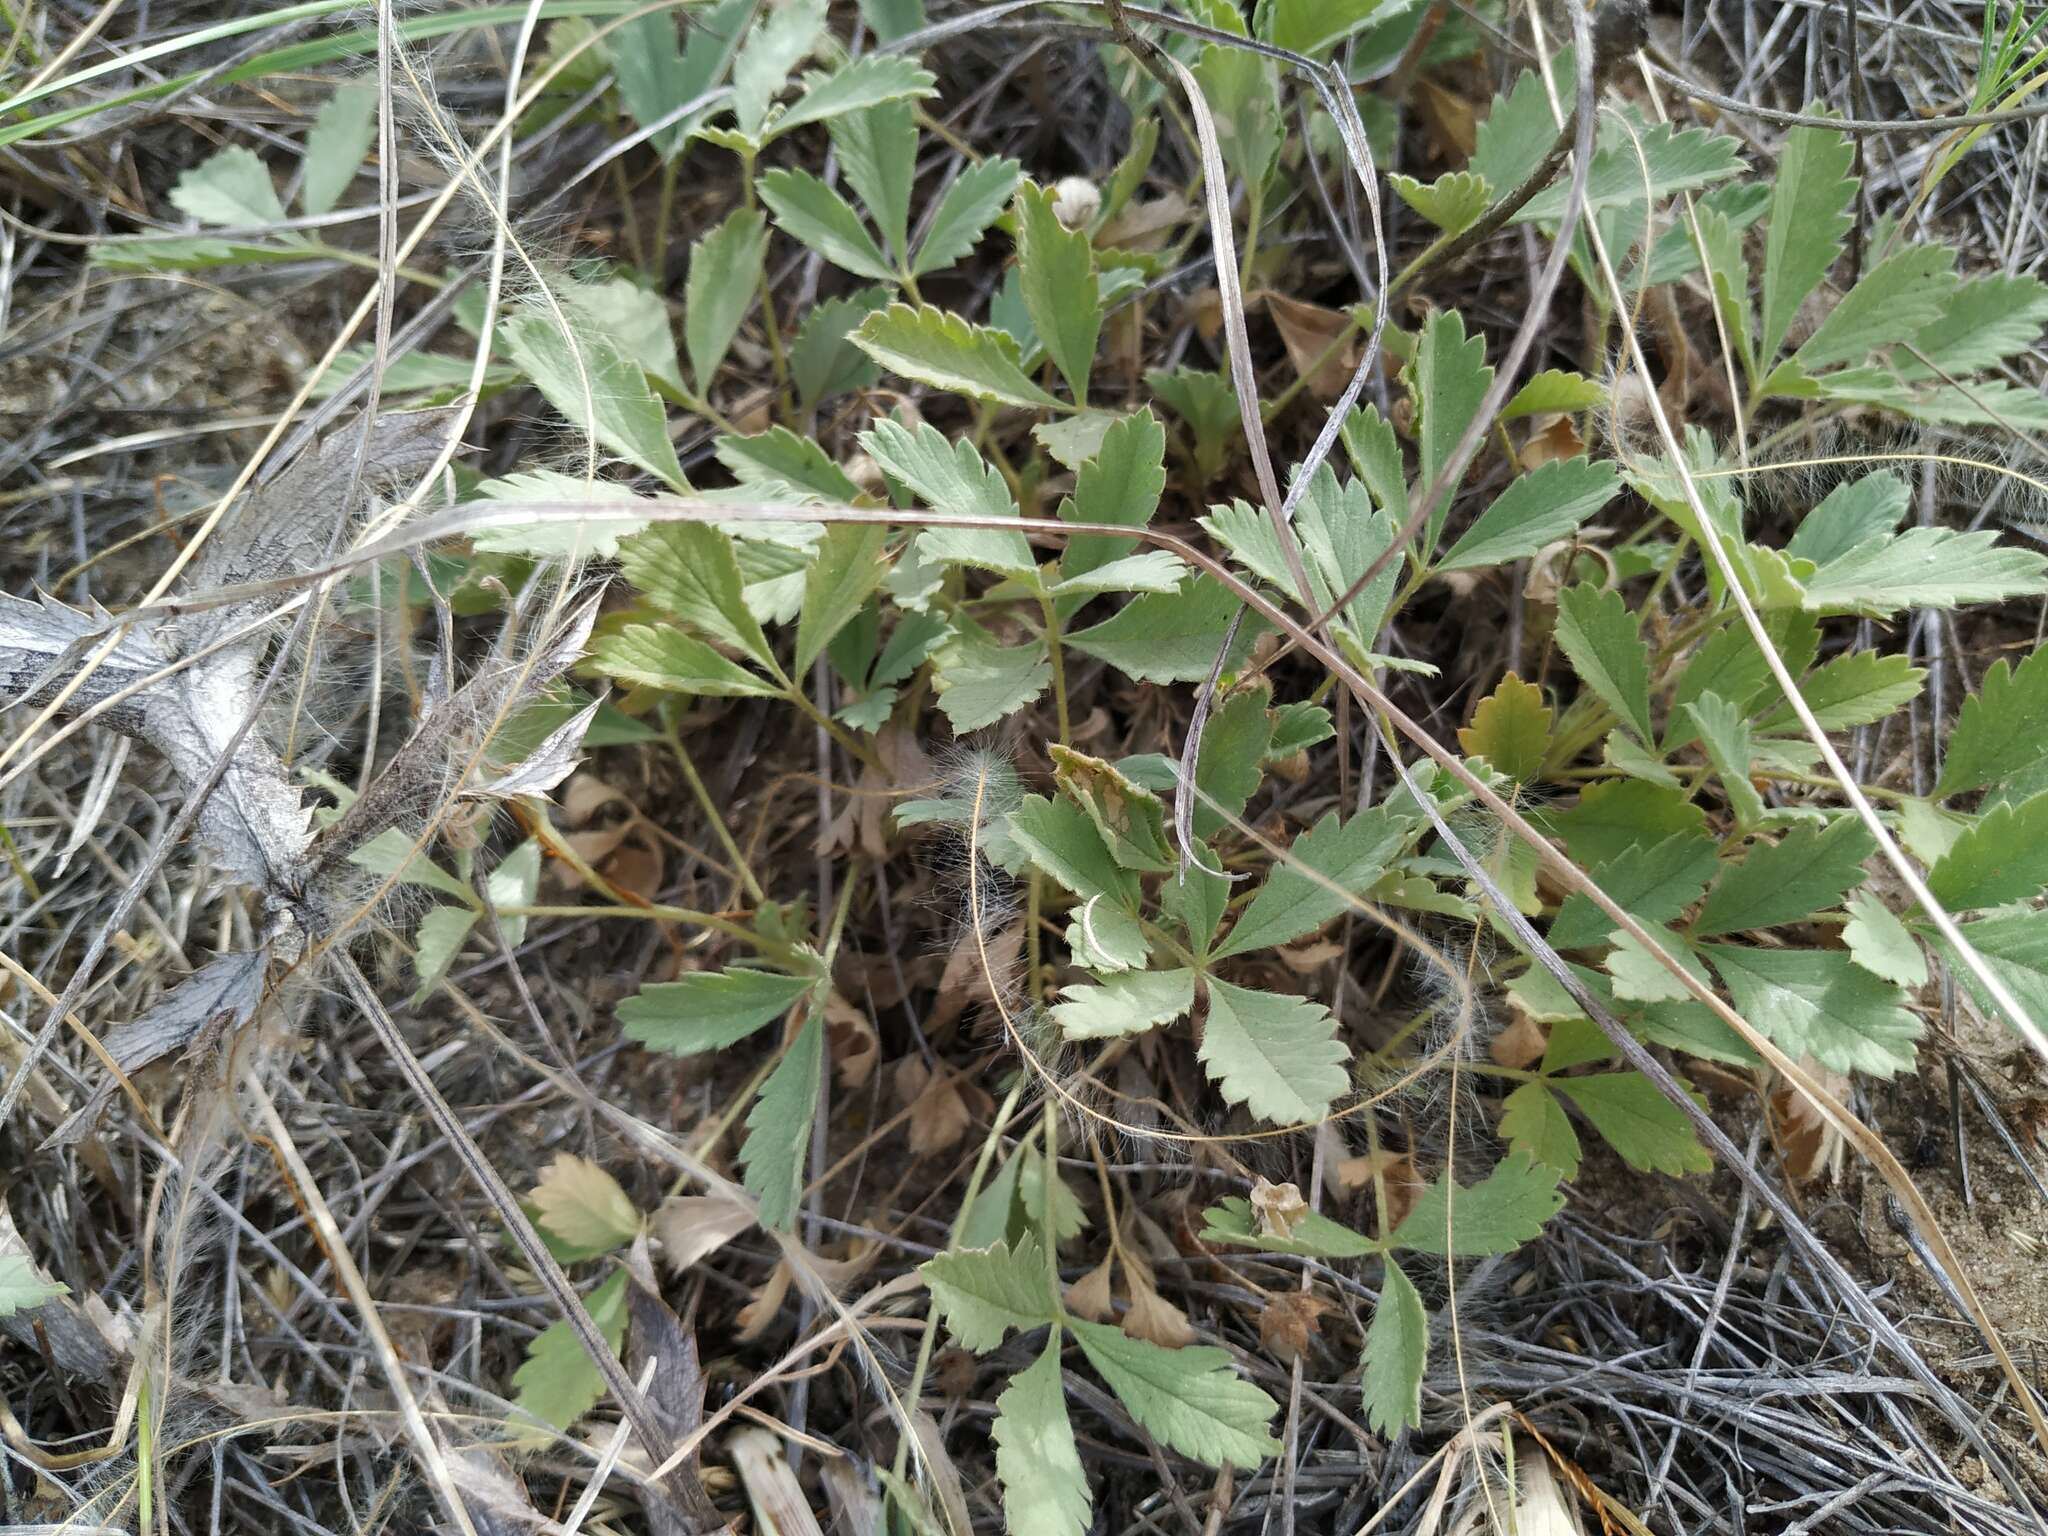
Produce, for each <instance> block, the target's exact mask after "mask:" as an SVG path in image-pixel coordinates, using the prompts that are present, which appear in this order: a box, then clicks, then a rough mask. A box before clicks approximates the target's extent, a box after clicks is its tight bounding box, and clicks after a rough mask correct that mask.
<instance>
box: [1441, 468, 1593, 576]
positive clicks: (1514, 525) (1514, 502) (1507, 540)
mask: <svg viewBox="0 0 2048 1536" xmlns="http://www.w3.org/2000/svg"><path fill="white" fill-rule="evenodd" d="M1620 489H1621V476H1620V475H1619V474H1618V473H1616V471H1615V468H1614V466H1613V465H1612V464H1610V463H1608V462H1607V461H1606V460H1604V459H1603V460H1601V461H1600V462H1598V463H1595V462H1593V461H1592V460H1590V459H1587V458H1584V457H1583V456H1582V457H1579V458H1575V459H1554V460H1552V461H1551V462H1550V463H1548V464H1544V465H1541V466H1539V467H1538V468H1536V469H1534V470H1531V471H1530V472H1529V473H1528V474H1526V475H1521V476H1518V477H1517V478H1516V479H1515V480H1513V481H1511V482H1510V483H1509V485H1508V488H1507V489H1506V490H1504V491H1502V492H1501V493H1500V495H1499V496H1497V497H1495V498H1494V501H1493V505H1491V506H1489V507H1488V508H1487V509H1486V510H1485V511H1484V512H1482V513H1480V514H1479V516H1478V518H1477V519H1476V520H1475V521H1474V522H1473V524H1472V526H1471V527H1470V528H1467V529H1466V530H1465V531H1464V533H1462V534H1460V535H1459V537H1458V540H1457V542H1456V543H1454V544H1453V545H1452V546H1451V548H1450V551H1449V552H1448V553H1447V554H1445V555H1444V557H1443V558H1442V559H1441V560H1439V561H1437V563H1436V570H1437V572H1438V573H1439V574H1441V573H1443V572H1445V571H1463V570H1470V569H1473V568H1476V567H1479V566H1488V565H1503V564H1505V563H1507V562H1508V561H1510V560H1520V559H1522V558H1523V557H1524V556H1527V555H1533V554H1535V553H1536V551H1538V550H1539V549H1541V548H1543V546H1544V545H1546V544H1552V543H1555V542H1556V541H1557V540H1559V539H1562V538H1565V537H1566V536H1567V535H1569V534H1571V533H1572V532H1573V531H1574V530H1576V529H1577V528H1578V526H1579V525H1580V524H1581V523H1583V522H1585V521H1586V519H1587V518H1589V517H1591V516H1593V514H1594V513H1596V512H1598V511H1599V510H1600V509H1601V508H1602V507H1604V506H1606V505H1607V503H1608V502H1610V501H1612V500H1613V499H1614V496H1615V493H1616V492H1618V491H1619V490H1620Z"/></svg>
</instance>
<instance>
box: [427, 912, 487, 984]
mask: <svg viewBox="0 0 2048 1536" xmlns="http://www.w3.org/2000/svg"><path fill="white" fill-rule="evenodd" d="M478 916H479V913H478V912H477V910H476V909H475V908H474V907H430V908H428V910H427V914H426V916H424V917H422V918H421V919H420V925H419V927H418V929H417V930H415V932H414V933H413V941H412V942H413V956H412V971H413V976H414V978H415V979H416V980H417V982H418V985H417V986H415V987H414V988H413V994H412V1000H413V1003H414V1005H415V1006H417V1005H418V1004H420V1003H423V1002H425V1001H426V999H427V997H428V995H429V994H431V993H432V992H433V990H434V983H436V982H437V981H439V980H440V979H441V978H442V977H443V976H445V975H447V974H448V967H449V966H451V965H453V964H454V963H455V957H456V955H457V954H459V953H460V952H461V949H462V941H463V940H464V939H466V938H468V937H469V930H470V929H471V928H473V927H474V926H475V925H476V920H477V917H478Z"/></svg>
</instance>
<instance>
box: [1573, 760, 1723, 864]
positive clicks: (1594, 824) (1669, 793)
mask: <svg viewBox="0 0 2048 1536" xmlns="http://www.w3.org/2000/svg"><path fill="white" fill-rule="evenodd" d="M1550 819H1551V823H1552V825H1553V826H1554V827H1555V828H1556V830H1557V833H1558V835H1559V836H1561V837H1562V838H1563V839H1564V845H1565V849H1566V851H1567V852H1569V853H1570V854H1571V856H1572V857H1573V858H1574V859H1576V860H1577V861H1578V862H1579V863H1581V864H1604V863H1606V862H1607V861H1608V860H1609V859H1612V858H1614V857H1615V856H1617V855H1618V854H1619V853H1620V852H1621V851H1622V850H1623V849H1624V848H1632V847H1635V846H1637V845H1639V844H1640V845H1642V846H1645V847H1647V846H1649V845H1651V844H1653V843H1661V842H1662V841H1663V840H1664V839H1665V838H1667V837H1670V836H1673V835H1674V834H1676V833H1679V832H1694V833H1701V834H1704V833H1705V831H1706V829H1707V813H1706V812H1705V811H1703V810H1701V809H1700V808H1699V807H1698V806H1697V805H1694V804H1692V803H1691V802H1689V801H1688V800H1687V799H1686V797H1685V796H1684V795H1683V794H1682V793H1680V792H1679V791H1677V790H1674V789H1664V788H1661V787H1659V786H1658V785H1655V784H1646V783H1643V782H1641V781H1640V780H1632V779H1610V780H1608V781H1607V782H1605V783H1595V784H1588V785H1587V786H1586V788H1585V789H1584V791H1583V792H1582V793H1581V794H1580V795H1579V803H1578V804H1577V805H1575V806H1573V807H1572V808H1571V809H1570V810H1566V811H1559V812H1555V813H1553V814H1552V816H1551V818H1550Z"/></svg>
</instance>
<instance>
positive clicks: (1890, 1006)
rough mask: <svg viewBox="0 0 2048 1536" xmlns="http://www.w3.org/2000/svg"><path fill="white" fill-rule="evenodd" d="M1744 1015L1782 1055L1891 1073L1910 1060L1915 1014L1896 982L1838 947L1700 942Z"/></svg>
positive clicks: (1844, 1069)
mask: <svg viewBox="0 0 2048 1536" xmlns="http://www.w3.org/2000/svg"><path fill="white" fill-rule="evenodd" d="M1700 953H1702V954H1703V955H1705V956H1706V957H1707V959H1708V960H1709V961H1710V962H1711V963H1712V964H1713V967H1714V969H1715V970H1716V971H1718V972H1719V973H1720V976H1721V979H1722V980H1723V981H1724V982H1726V983H1727V984H1728V990H1729V992H1730V993H1731V994H1733V996H1734V999H1735V1006H1736V1008H1737V1009H1738V1010H1740V1012H1741V1013H1742V1015H1743V1017H1745V1018H1746V1019H1748V1020H1749V1022H1750V1023H1751V1024H1753V1025H1755V1026H1756V1028H1757V1029H1759V1030H1761V1031H1762V1032H1763V1033H1764V1034H1766V1035H1768V1036H1769V1037H1770V1038H1771V1040H1772V1041H1773V1042H1775V1043H1776V1044H1777V1046H1778V1047H1779V1048H1780V1049H1781V1050H1783V1051H1784V1052H1785V1053H1786V1054H1787V1055H1789V1056H1793V1057H1798V1056H1802V1055H1804V1056H1811V1057H1813V1058H1814V1059H1815V1060H1816V1061H1818V1062H1820V1063H1821V1065H1823V1066H1828V1067H1833V1068H1834V1069H1835V1070H1836V1071H1838V1072H1868V1073H1871V1074H1872V1075H1874V1076H1877V1077H1890V1076H1892V1075H1893V1074H1895V1073H1898V1072H1903V1071H1905V1070H1907V1069H1908V1068H1910V1067H1911V1066H1912V1065H1913V1056H1914V1044H1913V1043H1914V1042H1915V1041H1916V1040H1918V1039H1919V1038H1920V1028H1921V1026H1920V1020H1919V1019H1918V1018H1916V1017H1915V1016H1914V1015H1913V1014H1911V1013H1909V1012H1908V1011H1907V1010H1906V1009H1905V1008H1904V1007H1902V1006H1901V996H1900V993H1899V990H1898V989H1897V988H1896V987H1893V986H1891V985H1889V984H1887V983H1885V982H1883V981H1880V980H1879V979H1878V978H1877V977H1875V976H1873V975H1871V974H1870V973H1869V972H1868V971H1866V970H1864V969H1863V968H1862V967H1861V966H1859V965H1857V964H1856V963H1855V961H1853V960H1852V959H1850V957H1849V955H1848V952H1847V951H1845V950H1838V949H1826V950H1815V949H1744V948H1737V947H1736V946H1734V945H1728V944H1705V945H1702V946H1701V947H1700Z"/></svg>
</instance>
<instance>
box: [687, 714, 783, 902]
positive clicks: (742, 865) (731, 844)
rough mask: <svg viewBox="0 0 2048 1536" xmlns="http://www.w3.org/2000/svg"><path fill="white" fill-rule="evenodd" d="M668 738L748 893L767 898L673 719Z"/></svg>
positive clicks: (714, 832)
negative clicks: (699, 772) (698, 770)
mask: <svg viewBox="0 0 2048 1536" xmlns="http://www.w3.org/2000/svg"><path fill="white" fill-rule="evenodd" d="M667 740H668V746H669V750H670V751H671V752H673V753H675V755H676V766H677V767H679V768H681V769H682V770H683V779H684V781H685V782H686V783H688V784H689V786H690V794H691V795H692V797H694V798H695V800H696V802H697V805H698V808H699V809H700V810H702V811H703V812H704V815H705V818H706V819H707V820H709V821H710V823H711V830H712V833H713V835H715V836H716V837H717V839H718V845H719V847H721V848H723V849H724V850H725V856H726V857H727V858H728V859H730V860H731V861H732V867H733V871H734V873H736V874H737V875H738V876H739V879H740V884H741V885H742V886H744V887H745V888H746V892H747V895H749V896H750V897H752V898H753V899H754V901H755V902H757V903H759V902H763V901H766V900H767V899H768V895H767V893H766V892H765V891H763V890H762V889H761V882H760V881H759V880H756V879H755V878H754V871H753V868H752V866H750V865H749V864H748V863H747V856H746V855H745V854H744V853H742V852H741V851H740V845H739V844H738V843H737V842H735V841H734V840H733V835H732V831H731V829H730V828H728V827H727V826H726V824H725V817H724V816H723V815H722V814H721V813H720V811H719V808H718V802H717V801H715V800H713V799H712V798H711V791H710V790H709V789H708V788H706V787H705V784H704V780H703V778H702V777H701V776H700V775H699V774H698V772H697V764H696V762H695V761H694V760H693V759H692V758H691V756H690V753H689V749H688V748H686V747H685V746H684V745H683V738H682V733H681V732H679V731H678V730H677V729H676V728H675V725H674V723H673V721H671V722H670V724H669V728H668V737H667Z"/></svg>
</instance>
